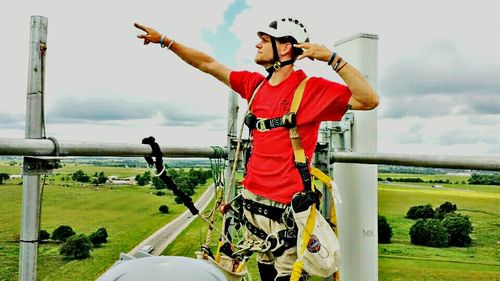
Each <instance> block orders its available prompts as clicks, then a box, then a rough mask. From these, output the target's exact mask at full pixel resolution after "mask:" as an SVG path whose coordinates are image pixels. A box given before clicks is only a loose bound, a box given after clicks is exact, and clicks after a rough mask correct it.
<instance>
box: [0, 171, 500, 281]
mask: <svg viewBox="0 0 500 281" xmlns="http://www.w3.org/2000/svg"><path fill="white" fill-rule="evenodd" d="M79 169H82V170H84V171H85V172H86V173H87V174H93V173H95V172H100V171H103V172H104V173H105V174H106V175H116V176H118V177H128V176H134V175H136V174H142V173H143V172H144V171H145V169H133V168H132V169H130V168H128V169H125V168H116V167H94V166H75V165H72V164H71V165H66V166H64V167H63V168H62V169H60V170H58V171H57V174H55V175H53V176H51V177H48V179H47V181H46V183H47V184H46V187H45V192H44V199H43V214H42V229H46V230H47V231H49V232H52V230H53V229H54V228H55V227H57V226H59V225H61V224H68V225H71V226H72V227H73V229H74V230H75V231H76V232H77V233H85V234H89V233H91V232H93V231H95V230H96V229H98V228H99V227H106V228H107V230H108V233H109V235H110V237H109V243H108V244H105V246H104V247H102V248H99V249H96V250H94V251H93V252H92V253H91V258H89V259H86V260H82V261H67V260H64V259H62V258H61V256H60V255H59V246H58V245H57V244H50V243H49V244H41V245H40V247H39V258H38V277H39V280H94V279H95V278H96V277H97V276H99V275H100V273H102V272H104V271H105V270H106V269H107V268H108V267H109V266H110V265H111V264H113V263H114V262H115V261H116V260H117V258H118V254H119V253H120V252H128V251H129V250H130V249H132V248H133V247H134V246H136V245H137V244H138V243H139V242H141V241H142V240H143V239H144V238H146V237H147V236H149V235H150V234H151V233H153V232H154V231H155V230H157V229H158V228H159V227H160V226H162V225H164V224H165V223H167V222H168V221H170V220H172V219H173V218H175V217H176V216H177V215H178V214H179V213H181V212H183V211H184V210H185V209H184V207H183V206H182V205H177V204H175V203H174V202H173V197H172V196H161V197H159V196H155V195H153V194H151V192H152V189H151V188H148V187H142V188H140V187H131V186H112V187H111V186H105V187H98V188H96V187H92V186H90V185H84V186H80V185H75V184H70V182H68V181H65V182H63V181H61V176H67V175H68V174H69V173H71V172H74V171H76V170H79ZM1 172H6V173H9V174H19V167H18V166H9V165H0V173H1ZM379 177H382V178H386V177H393V178H395V177H406V178H408V177H421V178H422V179H424V180H436V179H442V180H445V179H450V181H452V182H462V181H464V180H465V181H466V180H467V177H464V176H450V175H441V177H440V176H439V175H428V176H427V175H413V174H407V175H405V174H380V175H379ZM19 183H20V180H9V181H8V182H7V184H4V185H0V280H1V281H4V280H17V270H18V269H17V267H18V252H19V243H18V242H16V239H17V235H18V234H19V223H20V212H21V208H20V206H21V185H20V184H19ZM68 184H69V185H70V186H69V187H65V185H68ZM440 185H442V186H443V187H442V188H432V187H431V186H432V184H429V183H418V184H417V183H396V182H395V183H391V184H382V183H380V184H379V192H378V195H379V197H378V199H379V213H380V214H381V215H384V216H386V217H387V219H388V221H389V223H390V224H391V226H392V228H393V232H394V235H393V243H392V244H386V245H379V280H405V281H412V280H443V281H446V280H450V281H451V280H453V281H457V280H500V269H499V268H500V251H499V247H500V242H499V241H500V229H499V227H500V219H499V218H500V187H498V186H480V185H477V186H476V185H467V184H440ZM202 190H204V188H200V187H199V188H198V191H197V194H196V195H195V198H197V197H198V196H199V195H200V194H201V191H202ZM167 194H168V193H167ZM445 201H450V202H453V203H454V204H456V205H457V206H458V212H460V213H462V214H465V215H468V216H469V217H470V218H471V221H472V222H473V226H474V231H473V233H472V238H473V245H472V247H469V248H457V247H450V248H441V249H437V248H429V247H421V246H415V245H412V244H410V242H409V235H408V232H409V228H410V226H411V225H412V224H413V221H411V220H408V219H405V218H404V215H405V214H406V212H407V210H408V209H409V208H410V207H411V206H413V205H421V204H427V203H430V204H432V205H433V207H434V208H436V207H438V206H439V205H440V204H442V203H443V202H445ZM161 204H166V205H168V206H169V207H170V210H171V213H170V214H168V215H161V214H160V213H159V212H158V207H159V205H161ZM206 231H207V227H206V225H205V224H204V223H203V222H202V221H201V220H199V219H197V220H195V221H194V223H193V224H192V225H190V226H189V228H188V229H187V230H185V231H184V232H183V233H182V234H181V235H180V236H179V237H178V239H176V241H175V242H174V243H172V244H171V245H170V246H169V247H168V248H167V249H166V250H165V251H164V253H163V254H165V255H182V256H190V257H194V252H195V251H197V250H198V249H199V248H200V246H201V245H202V244H204V242H205V239H206ZM217 236H218V235H217V234H216V233H214V234H213V237H214V238H213V239H212V245H213V246H215V244H216V238H217ZM249 271H250V273H251V274H252V277H253V280H258V272H257V269H256V264H255V259H251V261H250V263H249ZM311 280H321V279H319V278H313V279H311Z"/></svg>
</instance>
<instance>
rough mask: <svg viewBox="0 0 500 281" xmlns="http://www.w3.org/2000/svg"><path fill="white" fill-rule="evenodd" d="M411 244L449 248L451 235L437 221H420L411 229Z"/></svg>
mask: <svg viewBox="0 0 500 281" xmlns="http://www.w3.org/2000/svg"><path fill="white" fill-rule="evenodd" d="M409 234H410V239H411V243H413V244H415V245H423V246H430V247H447V246H448V241H449V238H450V235H449V234H448V232H447V230H446V228H445V227H444V226H443V225H442V224H441V221H440V220H437V219H427V220H422V219H419V220H417V221H416V222H415V224H413V225H412V226H411V228H410V233H409Z"/></svg>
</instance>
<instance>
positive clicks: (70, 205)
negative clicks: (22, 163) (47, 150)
mask: <svg viewBox="0 0 500 281" xmlns="http://www.w3.org/2000/svg"><path fill="white" fill-rule="evenodd" d="M2 168H3V167H2ZM80 168H82V169H83V170H84V171H86V172H87V173H92V172H95V171H104V172H105V173H106V174H109V175H119V176H134V175H135V174H138V173H143V172H144V169H139V170H135V169H124V168H108V169H105V168H104V167H65V169H63V170H61V171H58V172H59V173H61V175H65V174H66V173H67V172H69V171H74V170H77V169H80ZM2 171H3V169H0V172H2ZM19 183H20V180H10V181H8V182H7V184H4V185H0V194H1V196H0V280H2V281H3V280H17V274H18V273H17V272H18V255H19V243H18V242H17V241H16V239H17V237H18V235H19V228H20V227H19V225H20V215H21V185H20V184H19ZM67 184H69V182H67V181H66V182H62V181H60V176H52V177H49V178H48V180H47V181H46V186H45V189H44V196H43V211H42V219H41V221H42V225H41V228H42V229H45V230H47V231H49V232H52V230H53V229H55V228H56V227H57V226H59V225H62V224H67V225H70V226H71V227H72V228H73V229H74V230H75V232H77V233H84V234H90V233H91V232H93V231H95V230H97V229H98V228H100V227H105V228H106V229H107V231H108V233H109V242H108V243H107V244H105V245H104V247H102V248H99V249H95V250H94V251H93V252H91V258H89V259H85V260H81V261H68V260H64V259H63V258H62V257H61V256H60V255H59V245H57V244H54V243H48V244H41V245H40V247H39V255H38V279H39V280H51V281H52V280H95V279H96V278H97V277H98V276H99V275H100V274H101V273H103V272H104V271H105V270H106V269H107V268H108V267H109V266H110V265H112V264H113V263H114V262H115V261H116V260H117V259H118V255H119V253H120V252H128V251H129V250H131V249H132V248H133V247H135V246H136V245H137V244H139V243H140V242H141V241H142V240H144V239H145V238H146V237H148V236H149V235H150V234H152V233H153V232H155V231H156V230H157V229H158V228H160V227H161V226H163V225H164V224H166V223H168V222H169V221H171V220H172V219H174V218H175V217H176V216H177V215H178V214H180V213H181V212H184V211H185V208H184V207H183V206H182V205H178V204H175V203H174V198H173V196H172V195H170V194H169V193H168V192H167V196H156V195H153V194H151V192H152V191H153V190H152V189H151V188H149V187H132V186H104V187H102V186H101V187H93V186H90V185H84V186H80V185H75V184H69V185H70V186H69V187H65V186H64V185H67ZM208 184H210V183H207V184H206V185H205V186H204V187H198V188H197V193H196V194H195V196H193V198H194V199H195V200H196V199H197V198H198V197H199V196H200V195H201V193H202V192H203V191H204V190H205V187H206V186H208ZM162 204H166V205H167V206H169V208H170V214H160V213H159V211H158V207H159V206H160V205H162Z"/></svg>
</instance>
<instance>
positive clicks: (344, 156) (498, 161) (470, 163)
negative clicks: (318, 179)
mask: <svg viewBox="0 0 500 281" xmlns="http://www.w3.org/2000/svg"><path fill="white" fill-rule="evenodd" d="M330 162H331V163H358V164H385V165H396V166H415V167H433V168H449V169H468V170H487V171H500V157H491V156H451V155H413V154H391V153H353V152H334V154H333V155H332V157H331V158H330Z"/></svg>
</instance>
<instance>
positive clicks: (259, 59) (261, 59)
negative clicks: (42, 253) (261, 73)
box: [254, 55, 273, 67]
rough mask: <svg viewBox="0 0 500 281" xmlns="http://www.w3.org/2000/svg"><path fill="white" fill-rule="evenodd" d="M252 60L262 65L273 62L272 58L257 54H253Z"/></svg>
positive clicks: (268, 64)
mask: <svg viewBox="0 0 500 281" xmlns="http://www.w3.org/2000/svg"><path fill="white" fill-rule="evenodd" d="M254 61H255V63H256V64H258V65H262V66H264V67H266V66H270V65H272V64H273V60H272V59H265V58H263V57H262V56H258V55H257V56H255V59H254Z"/></svg>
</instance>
